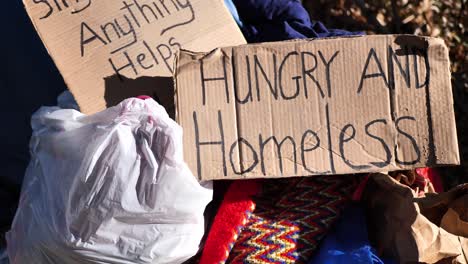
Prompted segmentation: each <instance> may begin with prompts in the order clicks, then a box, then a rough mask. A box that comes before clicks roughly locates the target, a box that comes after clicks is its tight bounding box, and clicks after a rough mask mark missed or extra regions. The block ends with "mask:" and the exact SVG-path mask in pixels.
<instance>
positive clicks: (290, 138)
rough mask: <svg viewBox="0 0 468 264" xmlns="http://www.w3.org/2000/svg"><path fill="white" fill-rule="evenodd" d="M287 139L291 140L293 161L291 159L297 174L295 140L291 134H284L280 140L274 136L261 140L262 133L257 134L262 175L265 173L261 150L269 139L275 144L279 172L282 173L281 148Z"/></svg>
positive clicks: (262, 150)
mask: <svg viewBox="0 0 468 264" xmlns="http://www.w3.org/2000/svg"><path fill="white" fill-rule="evenodd" d="M287 140H289V141H290V142H291V146H292V153H293V155H294V161H293V162H294V173H295V174H297V158H296V142H294V139H293V138H292V137H291V136H286V137H285V138H284V139H283V140H281V142H278V140H277V139H276V137H275V136H271V137H269V138H267V139H266V140H263V138H262V134H259V136H258V141H259V145H260V160H261V162H262V164H261V166H262V173H263V175H266V171H265V162H264V158H263V157H264V154H263V152H264V149H265V146H266V145H267V144H268V142H269V141H273V143H274V144H275V146H276V151H277V153H278V161H279V167H280V172H281V174H283V155H282V151H281V149H282V146H283V144H284V143H285V142H286V141H287Z"/></svg>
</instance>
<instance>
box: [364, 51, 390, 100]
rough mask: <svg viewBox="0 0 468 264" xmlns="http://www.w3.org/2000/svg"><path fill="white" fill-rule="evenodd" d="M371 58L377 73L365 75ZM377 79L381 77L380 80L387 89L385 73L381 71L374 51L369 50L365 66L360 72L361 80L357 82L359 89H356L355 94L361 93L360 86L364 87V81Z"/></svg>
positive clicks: (380, 65)
mask: <svg viewBox="0 0 468 264" xmlns="http://www.w3.org/2000/svg"><path fill="white" fill-rule="evenodd" d="M371 58H374V61H375V63H376V64H377V68H378V69H379V72H378V73H367V68H369V62H370V60H371ZM377 77H382V79H383V80H384V83H385V86H387V87H388V82H387V78H386V77H385V73H384V71H383V69H382V64H381V63H380V60H379V58H378V57H377V53H375V49H374V48H371V49H370V50H369V55H367V60H366V64H365V65H364V69H363V70H362V75H361V80H360V81H359V87H358V90H357V93H358V94H359V93H361V90H362V86H363V85H364V80H365V79H371V78H377Z"/></svg>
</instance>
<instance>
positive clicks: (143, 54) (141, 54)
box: [137, 53, 154, 70]
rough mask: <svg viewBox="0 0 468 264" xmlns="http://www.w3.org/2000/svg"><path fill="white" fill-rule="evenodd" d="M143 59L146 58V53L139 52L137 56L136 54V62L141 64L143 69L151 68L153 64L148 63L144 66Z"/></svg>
mask: <svg viewBox="0 0 468 264" xmlns="http://www.w3.org/2000/svg"><path fill="white" fill-rule="evenodd" d="M145 59H146V54H145V53H140V54H138V56H137V62H138V63H139V64H140V66H141V67H142V68H143V69H145V70H148V69H151V68H153V66H154V64H150V65H148V66H145V65H144V64H143V62H144V60H145Z"/></svg>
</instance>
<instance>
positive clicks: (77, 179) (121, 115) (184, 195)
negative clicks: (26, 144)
mask: <svg viewBox="0 0 468 264" xmlns="http://www.w3.org/2000/svg"><path fill="white" fill-rule="evenodd" d="M32 127H33V135H32V138H31V142H30V149H31V162H30V164H29V166H28V169H27V171H26V175H25V178H24V183H23V188H22V192H21V199H20V203H19V208H18V211H17V213H16V216H15V219H14V222H13V225H12V229H11V230H10V231H9V232H8V234H7V241H8V255H9V258H10V261H11V262H12V263H20V264H23V263H31V264H32V263H67V264H70V263H181V262H183V261H185V260H187V259H189V258H190V257H191V256H193V255H195V254H196V253H197V251H198V248H199V244H200V240H201V238H202V236H203V234H204V218H203V212H204V209H205V207H206V205H207V204H208V203H209V202H210V201H211V199H212V188H211V183H209V182H208V183H205V184H200V183H198V182H197V180H196V179H195V177H194V176H193V175H192V173H191V171H190V170H189V169H188V167H187V165H186V164H185V163H184V161H183V153H182V129H181V127H180V126H179V125H178V124H177V123H176V122H174V121H173V120H172V119H170V118H169V116H168V115H167V113H166V111H165V110H164V108H163V107H162V106H160V105H159V104H158V103H156V102H155V101H154V100H152V99H147V100H141V99H136V98H134V99H127V100H125V101H123V102H122V103H120V104H119V105H117V106H115V107H111V108H109V109H107V110H104V111H102V112H100V113H97V114H94V115H89V116H87V115H83V114H81V113H80V112H78V111H76V110H71V109H60V108H58V107H42V108H41V109H40V110H38V111H37V112H36V113H35V114H34V115H33V117H32Z"/></svg>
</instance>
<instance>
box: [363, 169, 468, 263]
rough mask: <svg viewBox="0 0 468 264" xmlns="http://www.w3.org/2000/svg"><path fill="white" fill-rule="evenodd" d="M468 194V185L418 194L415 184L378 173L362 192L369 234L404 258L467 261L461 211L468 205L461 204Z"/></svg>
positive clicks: (385, 251)
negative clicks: (402, 182) (440, 192)
mask: <svg viewBox="0 0 468 264" xmlns="http://www.w3.org/2000/svg"><path fill="white" fill-rule="evenodd" d="M467 195H468V184H466V185H461V186H458V187H456V188H454V189H453V190H451V191H449V192H446V193H443V194H428V195H427V197H423V198H416V197H417V194H416V193H415V192H414V191H413V190H412V189H411V188H409V187H407V186H405V185H403V184H401V183H399V182H398V181H396V180H395V179H393V178H392V177H390V176H388V175H385V174H372V175H371V176H370V178H369V181H368V183H367V185H366V188H365V190H364V193H363V197H362V199H363V202H364V204H365V206H366V208H367V218H368V228H369V239H370V241H371V243H372V244H373V245H374V246H375V247H376V249H377V251H378V253H379V254H381V255H383V256H387V257H391V258H393V259H395V260H396V261H398V263H452V264H453V263H457V264H467V255H466V254H467V253H468V242H467V238H464V237H462V235H463V234H464V232H466V230H465V225H464V224H466V223H467V222H466V215H462V216H461V215H460V214H459V211H463V210H462V209H460V208H465V209H466V205H465V206H463V201H461V202H458V203H455V202H456V201H458V199H459V198H461V197H464V196H467ZM464 201H466V200H464ZM449 209H452V211H453V212H452V211H450V210H449ZM465 213H466V210H465ZM447 214H448V215H447ZM455 215H456V216H459V217H455ZM456 219H459V220H460V221H458V222H457V220H456ZM443 227H445V228H447V227H448V229H449V230H451V231H454V233H453V234H452V233H449V232H448V231H447V230H445V229H444V228H443ZM455 231H456V232H455Z"/></svg>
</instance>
